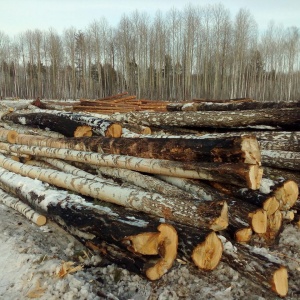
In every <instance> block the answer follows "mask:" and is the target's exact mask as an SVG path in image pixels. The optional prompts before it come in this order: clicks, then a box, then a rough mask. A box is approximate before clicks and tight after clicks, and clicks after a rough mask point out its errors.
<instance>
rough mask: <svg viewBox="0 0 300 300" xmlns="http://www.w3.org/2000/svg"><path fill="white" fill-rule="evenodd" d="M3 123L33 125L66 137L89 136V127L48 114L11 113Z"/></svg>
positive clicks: (4, 118)
mask: <svg viewBox="0 0 300 300" xmlns="http://www.w3.org/2000/svg"><path fill="white" fill-rule="evenodd" d="M2 119H3V120H4V121H12V122H14V123H17V124H22V125H35V126H38V127H40V128H49V129H50V130H53V131H56V132H59V133H61V134H63V135H64V136H67V137H74V136H75V137H80V136H91V135H92V130H91V127H90V126H87V125H81V124H80V123H78V122H76V121H73V120H70V119H69V118H66V117H64V116H57V115H54V114H49V113H28V114H18V113H12V114H9V115H5V116H4V117H3V118H2Z"/></svg>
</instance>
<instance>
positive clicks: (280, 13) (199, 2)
mask: <svg viewBox="0 0 300 300" xmlns="http://www.w3.org/2000/svg"><path fill="white" fill-rule="evenodd" d="M189 3H190V4H192V5H196V6H205V5H207V4H218V3H222V4H223V5H224V7H225V8H228V9H229V10H230V12H231V16H232V17H233V16H234V15H235V14H236V12H237V11H238V10H239V9H240V8H247V9H249V10H250V12H251V14H252V15H253V16H254V19H255V20H256V22H257V23H258V28H259V29H260V30H264V29H265V28H266V27H267V25H268V23H269V22H270V21H271V20H273V21H274V22H275V23H276V24H278V25H282V26H284V27H285V28H286V27H289V26H297V27H299V28H300V0H223V1H215V0H210V1H209V0H186V1H185V0H149V1H148V0H0V31H2V32H4V33H6V34H8V35H9V36H11V37H12V36H14V35H16V34H18V33H20V32H24V31H26V30H27V29H31V30H34V29H37V28H38V29H40V30H48V29H49V28H53V29H55V30H56V31H57V32H58V33H59V34H60V33H62V32H63V30H64V29H66V28H70V27H72V26H73V27H75V28H76V29H78V30H79V29H81V30H85V29H86V28H87V26H88V25H89V24H91V23H92V22H93V21H94V20H99V19H101V18H102V17H103V16H104V17H105V18H106V19H107V21H108V23H109V24H110V25H111V26H114V27H115V26H117V25H118V22H119V20H120V19H121V17H122V15H123V14H125V15H130V14H131V13H132V12H133V11H135V10H138V11H140V12H147V13H148V14H149V15H150V16H153V15H155V13H156V11H157V10H160V11H161V12H163V13H165V12H167V11H169V10H170V9H171V8H172V7H175V8H177V9H180V10H181V9H183V8H184V7H186V6H187V5H188V4H189Z"/></svg>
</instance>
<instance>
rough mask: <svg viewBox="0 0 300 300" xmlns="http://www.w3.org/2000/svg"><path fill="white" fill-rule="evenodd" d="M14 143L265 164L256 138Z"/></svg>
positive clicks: (21, 138) (26, 138) (26, 139)
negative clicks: (262, 161)
mask: <svg viewBox="0 0 300 300" xmlns="http://www.w3.org/2000/svg"><path fill="white" fill-rule="evenodd" d="M0 133H1V131H0ZM3 140H4V138H3V139H2V141H3ZM13 142H14V143H16V144H21V145H29V146H42V147H51V148H52V147H53V148H65V149H75V150H80V151H92V152H97V153H110V154H120V155H130V156H136V157H143V158H158V159H168V160H175V161H177V160H178V161H207V162H209V161H210V162H234V163H238V162H241V163H247V164H258V165H260V163H261V155H260V148H259V145H258V142H257V140H256V138H255V137H254V136H243V137H234V138H224V139H223V138H222V139H217V138H216V139H181V138H179V139H178V138H166V139H164V138H106V137H90V138H65V139H51V138H43V137H33V136H30V135H22V134H19V135H18V136H17V137H16V138H15V139H14V141H13Z"/></svg>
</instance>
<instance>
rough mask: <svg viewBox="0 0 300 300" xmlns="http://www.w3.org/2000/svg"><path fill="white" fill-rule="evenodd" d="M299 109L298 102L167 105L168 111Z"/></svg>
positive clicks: (299, 104)
mask: <svg viewBox="0 0 300 300" xmlns="http://www.w3.org/2000/svg"><path fill="white" fill-rule="evenodd" d="M295 107H300V102H272V101H268V102H260V101H250V102H248V101H232V102H224V103H216V102H209V100H208V102H202V103H197V102H190V103H186V104H184V103H179V104H177V103H175V104H173V103H171V104H168V105H167V110H168V111H235V110H256V109H282V108H295Z"/></svg>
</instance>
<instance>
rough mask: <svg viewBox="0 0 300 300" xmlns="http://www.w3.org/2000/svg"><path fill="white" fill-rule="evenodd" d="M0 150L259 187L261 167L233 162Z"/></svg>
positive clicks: (52, 150)
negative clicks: (182, 160) (188, 161)
mask: <svg viewBox="0 0 300 300" xmlns="http://www.w3.org/2000/svg"><path fill="white" fill-rule="evenodd" d="M0 149H3V150H7V151H13V152H18V153H25V154H31V155H35V156H43V157H50V158H60V159H64V160H71V161H78V162H83V163H89V164H95V165H98V166H108V167H118V168H124V169H130V170H135V171H140V172H146V173H152V174H161V175H168V176H176V177H182V178H195V179H204V180H211V181H216V182H227V183H231V184H234V185H238V186H242V187H245V186H247V187H249V188H251V189H258V188H259V186H260V181H261V175H262V173H261V170H260V168H259V167H258V166H257V165H248V164H231V163H205V162H203V163H201V162H200V163H196V162H195V163H185V162H178V161H177V162H176V161H169V160H159V159H147V158H137V157H132V156H122V155H113V154H98V153H93V152H83V151H72V150H66V149H55V148H47V147H30V146H23V145H22V146H21V145H10V144H5V143H0Z"/></svg>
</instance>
